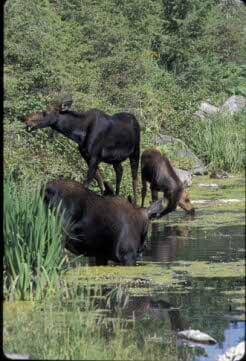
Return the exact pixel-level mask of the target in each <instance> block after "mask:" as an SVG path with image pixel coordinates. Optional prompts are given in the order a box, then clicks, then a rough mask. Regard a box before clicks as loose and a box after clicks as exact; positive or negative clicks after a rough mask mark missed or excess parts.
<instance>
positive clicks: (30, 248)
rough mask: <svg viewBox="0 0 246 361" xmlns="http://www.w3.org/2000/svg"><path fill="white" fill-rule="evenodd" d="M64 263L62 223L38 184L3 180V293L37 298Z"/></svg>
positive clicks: (52, 280)
mask: <svg viewBox="0 0 246 361" xmlns="http://www.w3.org/2000/svg"><path fill="white" fill-rule="evenodd" d="M63 264H64V255H63V253H62V224H61V217H60V220H59V218H58V217H57V216H56V214H55V213H53V212H50V211H47V210H46V209H45V206H44V204H43V200H42V198H41V196H40V188H39V187H37V188H36V191H35V192H33V191H31V192H30V191H29V189H28V187H26V186H25V183H24V182H23V184H22V187H17V185H16V184H15V183H14V182H13V180H12V178H11V176H10V177H8V178H7V179H6V180H5V182H4V293H5V296H6V297H10V298H12V297H13V298H17V299H29V298H32V297H36V298H39V297H40V296H41V295H42V294H43V292H44V291H47V288H48V286H50V285H51V284H52V283H53V282H54V281H55V279H56V276H57V274H58V273H59V271H61V269H62V266H63Z"/></svg>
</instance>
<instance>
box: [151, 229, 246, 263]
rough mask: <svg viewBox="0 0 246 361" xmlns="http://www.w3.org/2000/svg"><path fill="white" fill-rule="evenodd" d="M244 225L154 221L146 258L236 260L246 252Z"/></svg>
mask: <svg viewBox="0 0 246 361" xmlns="http://www.w3.org/2000/svg"><path fill="white" fill-rule="evenodd" d="M244 236H245V229H244V227H243V226H239V225H237V226H222V227H217V228H215V229H213V230H204V229H202V228H200V227H190V226H189V223H187V225H173V226H172V225H169V224H165V223H152V227H151V234H150V236H149V241H148V243H147V245H146V249H145V252H144V260H145V261H152V262H153V261H154V262H172V261H175V260H178V261H180V260H184V261H195V260H200V261H224V262H225V261H227V262H228V261H234V260H237V259H241V258H244V256H245V238H244Z"/></svg>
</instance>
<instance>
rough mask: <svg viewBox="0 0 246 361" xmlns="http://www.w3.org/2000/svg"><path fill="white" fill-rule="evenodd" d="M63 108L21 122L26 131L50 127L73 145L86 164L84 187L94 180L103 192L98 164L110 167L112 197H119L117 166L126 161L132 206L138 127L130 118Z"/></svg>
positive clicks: (119, 166)
mask: <svg viewBox="0 0 246 361" xmlns="http://www.w3.org/2000/svg"><path fill="white" fill-rule="evenodd" d="M63 110H64V109H63V108H59V107H58V108H54V109H53V110H48V111H44V112H37V113H32V114H30V115H29V116H27V117H26V118H25V124H26V126H27V130H28V131H33V130H36V129H41V128H47V127H51V128H52V129H55V130H57V131H58V132H60V133H62V134H63V135H65V136H66V137H68V138H70V139H71V140H73V141H74V142H76V143H77V144H78V146H79V151H80V154H81V156H82V158H83V159H85V161H86V162H87V164H88V167H89V169H88V173H87V177H86V180H85V182H84V185H85V186H86V187H88V186H89V184H90V183H91V181H92V180H93V178H95V179H96V180H97V182H98V185H99V187H100V190H101V193H103V191H104V183H103V180H102V176H101V174H100V171H99V169H98V166H99V163H100V162H104V163H108V164H112V165H113V167H114V170H115V173H116V194H117V195H118V194H119V191H120V183H121V179H122V174H123V167H122V165H121V163H122V162H123V161H124V160H126V159H127V158H129V159H130V165H131V172H132V180H133V194H134V201H135V203H136V187H137V173H138V165H139V147H140V127H139V124H138V121H137V120H136V118H135V117H134V115H132V114H130V113H118V114H114V115H113V116H110V115H108V114H106V113H104V112H102V111H100V110H97V109H92V110H89V111H87V112H84V113H78V112H73V111H70V110H67V108H65V111H63Z"/></svg>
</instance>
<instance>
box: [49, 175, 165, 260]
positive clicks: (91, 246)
mask: <svg viewBox="0 0 246 361" xmlns="http://www.w3.org/2000/svg"><path fill="white" fill-rule="evenodd" d="M44 201H45V203H46V205H47V206H49V207H51V208H52V207H57V206H58V205H59V203H60V202H61V206H62V207H61V210H62V211H63V212H64V211H65V213H64V214H63V217H64V218H63V220H64V221H65V224H67V223H68V222H69V223H70V224H71V229H70V230H69V236H67V238H66V241H65V247H66V248H67V249H68V250H69V251H71V252H72V253H75V254H83V255H85V256H88V257H89V256H92V257H96V264H97V265H101V264H107V261H108V260H113V261H115V262H118V263H121V264H123V265H128V266H130V265H135V264H136V260H137V256H138V254H139V253H141V252H142V250H143V246H144V242H145V239H146V237H147V232H148V225H149V219H150V218H151V217H153V216H155V214H157V213H160V212H161V211H162V210H163V207H162V201H161V200H160V201H157V202H155V203H153V204H152V205H151V206H150V207H148V208H137V207H135V206H134V205H132V204H131V203H130V202H129V201H128V200H126V199H124V198H121V197H111V196H106V197H105V196H100V195H98V194H96V193H94V192H92V191H90V190H88V189H87V188H85V187H84V186H83V185H82V184H81V183H78V182H75V181H65V180H57V181H51V182H49V183H48V184H47V185H46V188H45V193H44Z"/></svg>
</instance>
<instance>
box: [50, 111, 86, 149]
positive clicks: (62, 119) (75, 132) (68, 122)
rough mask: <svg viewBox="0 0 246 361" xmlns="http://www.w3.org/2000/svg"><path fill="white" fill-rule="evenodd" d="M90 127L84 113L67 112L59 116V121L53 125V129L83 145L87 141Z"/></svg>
mask: <svg viewBox="0 0 246 361" xmlns="http://www.w3.org/2000/svg"><path fill="white" fill-rule="evenodd" d="M88 125H89V124H88V121H87V120H86V117H85V116H84V114H83V113H73V112H65V113H60V114H59V115H58V119H57V120H56V122H55V123H54V124H51V128H52V129H55V130H56V131H58V132H59V133H61V134H63V135H64V136H66V137H68V138H70V139H71V140H73V141H75V142H76V143H78V144H80V145H81V143H83V141H84V139H85V136H86V132H87V128H88Z"/></svg>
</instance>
